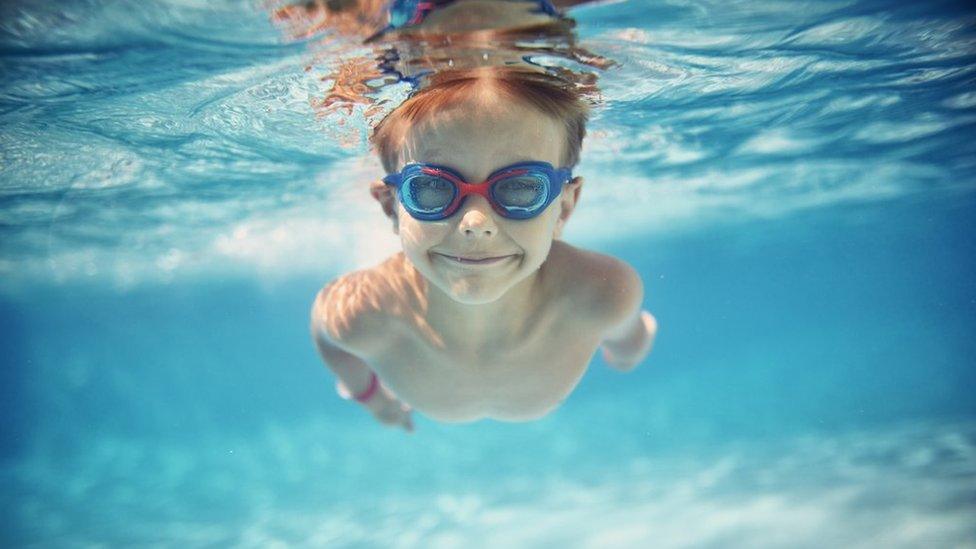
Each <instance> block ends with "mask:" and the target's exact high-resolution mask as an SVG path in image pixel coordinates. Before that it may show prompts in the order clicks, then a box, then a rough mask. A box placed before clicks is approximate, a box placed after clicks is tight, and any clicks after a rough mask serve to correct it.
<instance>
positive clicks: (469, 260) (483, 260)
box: [434, 252, 515, 265]
mask: <svg viewBox="0 0 976 549" xmlns="http://www.w3.org/2000/svg"><path fill="white" fill-rule="evenodd" d="M434 253H435V254H437V255H439V256H441V257H443V258H445V259H447V260H448V261H451V262H454V263H458V264H461V265H494V264H496V263H501V262H502V261H505V260H506V259H511V258H513V257H515V254H509V255H498V256H492V257H463V256H457V255H448V254H442V253H440V252H434Z"/></svg>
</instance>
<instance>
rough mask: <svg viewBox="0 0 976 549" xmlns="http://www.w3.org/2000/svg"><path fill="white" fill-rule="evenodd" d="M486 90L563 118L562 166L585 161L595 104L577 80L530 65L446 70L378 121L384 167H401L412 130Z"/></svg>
mask: <svg viewBox="0 0 976 549" xmlns="http://www.w3.org/2000/svg"><path fill="white" fill-rule="evenodd" d="M486 92H487V93H488V94H490V95H492V96H493V97H495V98H498V99H508V100H511V101H515V102H519V103H521V104H522V105H525V106H528V107H531V108H534V109H537V110H538V111H539V112H541V113H543V114H545V115H547V116H550V117H552V118H553V119H555V120H557V121H559V122H561V123H562V125H563V128H564V130H565V139H566V142H565V146H564V148H563V162H562V166H561V167H574V166H575V165H576V164H577V163H578V162H579V156H580V149H581V148H582V147H583V137H584V136H585V135H586V121H587V119H588V117H589V108H588V106H587V104H586V103H585V102H584V101H583V100H582V98H581V97H580V94H579V93H577V91H576V90H575V88H574V87H573V85H572V84H571V83H569V82H565V81H563V80H561V79H559V78H557V77H554V76H551V75H549V74H546V73H541V72H538V71H534V70H527V69H524V68H516V67H480V68H476V69H464V70H453V71H443V72H441V73H439V74H437V75H435V76H433V77H431V79H430V82H429V84H428V85H426V86H425V87H423V88H421V89H420V90H419V91H417V92H416V93H414V94H413V95H412V96H411V97H410V98H409V99H407V100H406V101H404V102H403V104H401V105H400V106H399V107H397V108H396V109H394V110H393V111H392V112H391V113H390V114H388V115H386V117H385V118H383V120H382V121H380V123H379V124H377V125H376V127H375V128H374V130H373V135H372V137H371V138H370V142H371V143H372V144H373V147H375V149H376V152H377V154H378V155H379V157H380V160H381V161H382V163H383V169H385V170H386V172H387V173H393V172H395V171H397V169H398V165H399V162H400V153H401V147H402V145H403V143H404V141H405V139H406V137H407V136H408V135H409V132H410V130H411V128H414V127H416V126H417V125H418V124H422V123H424V122H425V121H428V120H430V119H431V118H433V116H434V115H436V114H438V113H441V112H444V111H447V110H450V109H452V108H454V107H456V106H459V105H461V104H463V103H464V102H465V101H467V100H469V99H470V98H471V97H473V96H478V95H481V94H484V93H486Z"/></svg>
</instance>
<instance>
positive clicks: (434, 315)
mask: <svg viewBox="0 0 976 549" xmlns="http://www.w3.org/2000/svg"><path fill="white" fill-rule="evenodd" d="M544 267H545V264H543V267H540V268H539V269H538V270H536V271H535V272H534V273H532V274H531V275H530V276H529V277H527V278H526V279H524V280H521V281H519V282H518V283H517V284H516V285H515V286H513V287H512V288H511V289H509V290H508V291H507V292H505V294H504V295H502V296H501V297H499V298H498V299H496V300H495V301H492V302H490V303H483V304H478V305H468V304H465V303H459V302H457V301H455V300H454V299H453V298H451V296H449V295H447V294H446V293H444V291H442V290H441V289H440V288H438V287H436V286H435V285H433V284H430V283H429V282H428V284H427V299H428V308H427V315H426V316H427V322H428V323H429V325H430V326H431V328H433V329H434V330H435V331H436V332H438V333H439V334H441V335H442V336H444V340H445V343H446V344H447V345H449V346H451V347H454V346H463V347H474V348H478V347H481V346H483V345H485V344H495V343H515V342H517V341H518V340H520V339H522V337H521V336H522V335H523V334H526V333H528V332H529V330H528V328H529V323H531V322H533V320H534V317H535V314H536V313H537V311H538V302H539V301H538V300H539V299H540V295H541V293H542V292H541V291H540V287H539V286H540V284H541V282H542V277H543V274H542V273H543V268H544ZM447 341H450V343H447Z"/></svg>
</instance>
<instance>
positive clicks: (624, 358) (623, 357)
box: [602, 262, 657, 371]
mask: <svg viewBox="0 0 976 549" xmlns="http://www.w3.org/2000/svg"><path fill="white" fill-rule="evenodd" d="M617 265H618V268H616V269H613V270H612V272H611V273H609V274H608V275H607V276H606V277H605V278H606V281H607V282H608V284H609V287H610V288H611V292H612V297H611V298H610V299H608V300H607V303H608V304H609V306H610V308H611V311H610V315H611V318H612V321H611V323H610V329H609V330H608V331H607V334H606V336H605V337H604V340H603V344H602V346H603V358H604V360H606V362H607V364H608V365H610V366H611V367H613V368H615V369H617V370H621V371H629V370H632V369H633V368H634V367H636V366H637V365H638V364H640V363H641V361H642V360H644V357H646V356H647V354H648V353H649V352H650V351H651V347H652V346H653V345H654V337H655V336H656V335H657V320H655V319H654V316H653V315H651V313H649V312H647V311H644V310H641V302H642V301H643V298H644V286H643V284H642V283H641V279H640V276H639V275H638V274H637V272H636V271H635V270H634V269H633V268H632V267H630V266H629V265H627V264H625V263H622V262H618V263H617Z"/></svg>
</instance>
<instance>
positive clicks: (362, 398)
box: [353, 372, 380, 402]
mask: <svg viewBox="0 0 976 549" xmlns="http://www.w3.org/2000/svg"><path fill="white" fill-rule="evenodd" d="M370 373H371V374H372V376H371V377H370V378H369V387H366V390H365V391H363V392H361V393H359V394H358V395H356V396H354V397H353V398H354V399H356V401H357V402H366V401H367V400H369V399H371V398H373V395H374V394H376V389H379V387H380V380H379V378H377V377H376V372H370Z"/></svg>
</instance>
